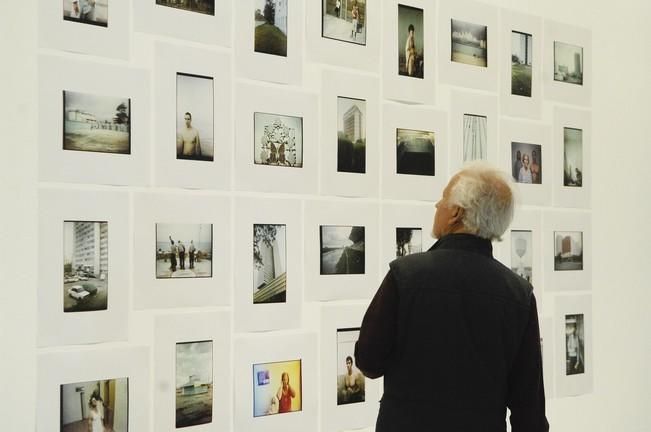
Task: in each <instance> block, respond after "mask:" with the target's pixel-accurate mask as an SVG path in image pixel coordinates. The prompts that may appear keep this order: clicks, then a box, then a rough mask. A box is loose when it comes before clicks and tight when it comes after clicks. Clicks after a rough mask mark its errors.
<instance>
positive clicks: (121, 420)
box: [60, 378, 129, 432]
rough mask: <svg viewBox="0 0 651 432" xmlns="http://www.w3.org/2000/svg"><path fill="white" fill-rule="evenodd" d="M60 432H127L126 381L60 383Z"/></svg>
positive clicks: (127, 391) (120, 379) (127, 381)
mask: <svg viewBox="0 0 651 432" xmlns="http://www.w3.org/2000/svg"><path fill="white" fill-rule="evenodd" d="M60 395H61V429H60V430H61V432H82V431H83V432H85V431H88V432H94V431H106V432H109V431H111V432H128V431H129V379H128V378H114V379H105V380H98V381H87V382H78V383H70V384H63V385H61V387H60Z"/></svg>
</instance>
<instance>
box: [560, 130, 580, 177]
mask: <svg viewBox="0 0 651 432" xmlns="http://www.w3.org/2000/svg"><path fill="white" fill-rule="evenodd" d="M563 186H570V187H582V186H583V130H582V129H575V128H567V127H566V128H563Z"/></svg>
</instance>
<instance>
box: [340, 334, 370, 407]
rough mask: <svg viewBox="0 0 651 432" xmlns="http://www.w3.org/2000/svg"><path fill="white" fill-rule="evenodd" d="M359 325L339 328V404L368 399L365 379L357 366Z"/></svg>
mask: <svg viewBox="0 0 651 432" xmlns="http://www.w3.org/2000/svg"><path fill="white" fill-rule="evenodd" d="M357 339H359V327H357V328H343V329H337V405H348V404H353V403H359V402H364V401H365V400H366V393H365V379H364V375H362V372H360V370H359V369H357V367H355V359H354V357H355V342H357Z"/></svg>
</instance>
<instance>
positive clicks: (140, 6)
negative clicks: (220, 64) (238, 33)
mask: <svg viewBox="0 0 651 432" xmlns="http://www.w3.org/2000/svg"><path fill="white" fill-rule="evenodd" d="M238 1H240V0H238ZM214 2H215V15H208V14H203V13H198V12H190V11H186V10H182V9H176V8H174V7H170V6H162V5H157V4H156V0H134V2H133V14H134V28H135V30H136V31H139V32H145V33H154V34H159V35H161V36H169V37H173V38H178V39H186V40H190V41H193V42H201V43H204V44H210V45H221V46H226V47H229V46H231V22H232V15H231V14H232V12H231V8H232V5H231V2H232V0H214ZM251 15H253V12H251Z"/></svg>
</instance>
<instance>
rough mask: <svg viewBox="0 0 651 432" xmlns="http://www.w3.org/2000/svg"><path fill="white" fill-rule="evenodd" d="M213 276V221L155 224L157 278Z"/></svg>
mask: <svg viewBox="0 0 651 432" xmlns="http://www.w3.org/2000/svg"><path fill="white" fill-rule="evenodd" d="M207 277H212V224H179V223H171V224H170V223H157V224H156V279H168V278H207Z"/></svg>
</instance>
